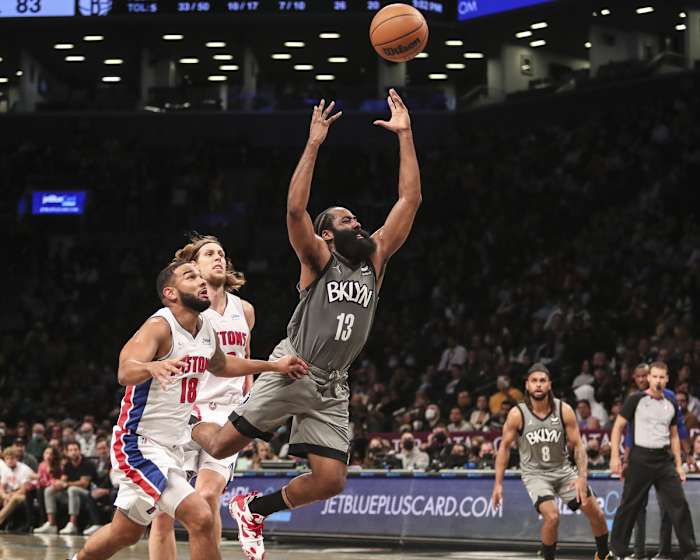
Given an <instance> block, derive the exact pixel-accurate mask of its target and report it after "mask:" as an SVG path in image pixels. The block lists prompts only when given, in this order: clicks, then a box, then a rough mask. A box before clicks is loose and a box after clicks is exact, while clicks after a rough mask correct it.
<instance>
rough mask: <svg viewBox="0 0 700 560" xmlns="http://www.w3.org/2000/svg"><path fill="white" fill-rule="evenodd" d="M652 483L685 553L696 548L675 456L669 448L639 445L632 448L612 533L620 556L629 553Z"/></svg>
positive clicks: (611, 544) (612, 540)
mask: <svg viewBox="0 0 700 560" xmlns="http://www.w3.org/2000/svg"><path fill="white" fill-rule="evenodd" d="M652 485H653V486H654V488H656V496H657V499H658V500H659V505H660V506H661V508H662V509H663V510H664V511H666V512H667V513H668V515H669V516H670V518H671V524H672V525H673V528H674V530H675V531H676V538H677V539H678V544H679V546H680V549H681V552H682V553H683V555H686V554H690V553H692V552H696V551H697V545H696V544H695V532H694V529H693V519H692V517H691V516H690V508H689V507H688V501H687V500H686V499H685V493H684V492H683V486H682V483H681V479H680V477H679V476H678V473H677V472H676V469H675V467H674V464H673V457H672V456H671V454H670V453H669V451H668V450H667V449H647V448H644V447H637V446H634V447H633V448H632V450H631V451H630V456H629V467H628V468H627V471H626V472H625V486H624V489H623V491H622V501H621V503H620V507H618V508H617V512H616V513H615V520H614V521H613V528H612V534H611V535H610V549H611V550H612V551H614V552H615V554H617V555H618V556H626V555H627V546H628V544H629V541H630V536H631V535H632V529H633V528H634V524H635V522H636V521H637V516H638V515H639V512H640V510H641V509H642V508H643V507H644V505H645V503H646V500H647V496H648V494H649V490H650V489H651V487H652Z"/></svg>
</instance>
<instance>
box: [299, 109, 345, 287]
mask: <svg viewBox="0 0 700 560" xmlns="http://www.w3.org/2000/svg"><path fill="white" fill-rule="evenodd" d="M325 104H326V102H325V100H323V99H321V102H320V103H319V104H318V105H316V106H314V110H313V114H312V116H311V124H310V125H309V139H308V140H307V142H306V147H305V148H304V152H303V153H302V154H301V159H299V163H298V164H297V167H296V169H295V170H294V174H293V175H292V179H291V181H290V182H289V192H288V193H287V230H288V232H289V242H290V243H291V244H292V247H293V248H294V252H295V253H296V254H297V257H299V261H301V264H302V276H304V273H305V268H306V269H309V270H306V273H307V274H311V275H314V274H318V272H320V270H321V269H322V268H323V266H324V265H325V263H326V262H328V259H329V258H330V251H329V249H328V246H327V245H326V243H325V242H324V241H323V239H321V238H320V237H319V236H318V235H316V232H314V225H313V222H312V221H311V216H309V212H308V210H307V207H308V205H309V195H310V194H311V181H312V179H313V176H314V167H315V166H316V157H317V156H318V149H319V148H320V147H321V144H323V141H324V140H325V139H326V135H327V134H328V128H329V127H330V125H332V124H333V123H334V122H335V121H336V120H338V119H339V118H340V115H342V111H341V112H338V113H336V114H335V115H331V112H332V111H333V107H335V102H334V101H331V103H330V104H329V105H328V107H326V106H325ZM305 284H307V282H304V278H302V285H305Z"/></svg>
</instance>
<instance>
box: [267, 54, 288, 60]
mask: <svg viewBox="0 0 700 560" xmlns="http://www.w3.org/2000/svg"><path fill="white" fill-rule="evenodd" d="M270 58H272V60H289V59H290V58H292V55H291V54H289V53H283V52H281V53H273V54H272V55H271V56H270Z"/></svg>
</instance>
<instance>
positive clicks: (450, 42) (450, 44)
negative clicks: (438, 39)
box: [445, 39, 464, 47]
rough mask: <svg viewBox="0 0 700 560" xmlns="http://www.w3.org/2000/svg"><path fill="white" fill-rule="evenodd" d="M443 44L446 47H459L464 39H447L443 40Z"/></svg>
mask: <svg viewBox="0 0 700 560" xmlns="http://www.w3.org/2000/svg"><path fill="white" fill-rule="evenodd" d="M445 45H446V46H448V47H461V46H463V45H464V41H462V40H461V39H448V40H447V41H445Z"/></svg>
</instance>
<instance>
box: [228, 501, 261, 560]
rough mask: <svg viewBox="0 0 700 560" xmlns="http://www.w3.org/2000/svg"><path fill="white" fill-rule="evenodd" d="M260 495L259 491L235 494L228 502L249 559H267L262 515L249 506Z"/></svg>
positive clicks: (241, 542)
mask: <svg viewBox="0 0 700 560" xmlns="http://www.w3.org/2000/svg"><path fill="white" fill-rule="evenodd" d="M258 496H259V493H258V492H253V493H252V494H246V495H244V496H234V498H233V499H232V500H231V501H230V502H229V504H228V511H229V513H230V514H231V517H233V518H234V519H235V520H236V523H238V542H239V544H240V545H241V550H243V554H245V557H246V558H247V559H248V560H265V559H266V558H267V555H266V554H265V545H264V544H263V535H262V531H263V523H264V521H265V518H264V517H263V516H262V515H258V514H256V513H252V512H251V511H250V509H249V508H248V505H249V504H250V502H251V500H253V499H254V498H257V497H258Z"/></svg>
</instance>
